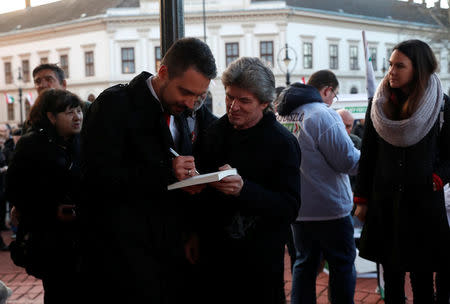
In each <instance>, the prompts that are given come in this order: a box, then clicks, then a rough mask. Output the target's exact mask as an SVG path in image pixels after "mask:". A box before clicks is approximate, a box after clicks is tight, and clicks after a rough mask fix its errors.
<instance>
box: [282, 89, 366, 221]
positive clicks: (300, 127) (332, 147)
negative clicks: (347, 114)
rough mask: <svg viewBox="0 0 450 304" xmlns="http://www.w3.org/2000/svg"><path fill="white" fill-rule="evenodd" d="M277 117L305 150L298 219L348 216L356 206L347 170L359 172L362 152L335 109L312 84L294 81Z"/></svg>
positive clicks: (301, 168) (309, 219)
mask: <svg viewBox="0 0 450 304" xmlns="http://www.w3.org/2000/svg"><path fill="white" fill-rule="evenodd" d="M278 112H279V115H280V116H279V118H278V120H279V121H280V122H281V123H282V124H283V125H285V126H286V127H288V128H289V129H290V130H291V132H293V133H294V134H295V135H296V137H297V140H298V143H299V145H300V149H301V151H302V163H301V165H300V174H301V175H300V176H301V191H302V194H301V195H302V196H301V197H302V207H301V208H300V211H299V214H298V217H297V220H298V221H327V220H334V219H339V218H343V217H346V216H348V215H349V214H350V212H351V210H352V206H353V197H352V189H351V187H350V181H349V177H348V174H356V172H357V169H358V160H359V156H360V152H359V151H358V150H357V149H356V148H355V147H354V144H353V142H352V141H351V139H350V137H349V136H348V134H347V132H346V131H345V127H344V123H343V122H342V119H341V117H340V116H339V114H337V113H336V111H335V110H333V109H330V108H329V107H328V106H327V105H326V104H325V103H324V102H323V101H322V98H321V96H320V93H319V91H318V90H317V89H316V88H315V87H313V86H310V85H304V84H300V83H295V84H293V85H292V86H291V87H289V89H288V91H287V92H286V94H285V95H284V98H283V100H282V101H281V102H280V104H279V105H278Z"/></svg>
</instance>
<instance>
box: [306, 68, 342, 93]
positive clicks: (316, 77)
mask: <svg viewBox="0 0 450 304" xmlns="http://www.w3.org/2000/svg"><path fill="white" fill-rule="evenodd" d="M308 84H309V85H310V86H313V87H315V88H316V89H317V90H318V91H320V90H322V88H324V87H332V88H333V90H336V89H337V87H338V86H339V81H338V80H337V77H336V75H335V74H334V73H333V72H331V71H330V70H320V71H317V72H315V73H314V74H312V75H311V77H309V79H308Z"/></svg>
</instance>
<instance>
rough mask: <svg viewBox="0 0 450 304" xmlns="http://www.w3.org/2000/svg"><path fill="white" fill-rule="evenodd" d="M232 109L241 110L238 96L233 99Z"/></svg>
mask: <svg viewBox="0 0 450 304" xmlns="http://www.w3.org/2000/svg"><path fill="white" fill-rule="evenodd" d="M230 110H231V111H237V110H239V105H238V103H237V102H236V98H235V99H233V102H231V105H230Z"/></svg>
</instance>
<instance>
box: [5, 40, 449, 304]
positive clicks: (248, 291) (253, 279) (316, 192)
mask: <svg viewBox="0 0 450 304" xmlns="http://www.w3.org/2000/svg"><path fill="white" fill-rule="evenodd" d="M389 61H390V68H389V71H388V73H387V74H386V76H385V77H384V80H383V81H382V82H381V83H380V85H379V86H378V89H377V91H376V94H375V96H374V97H373V99H370V100H369V106H368V110H367V113H366V117H365V120H364V121H362V122H361V124H359V126H361V128H359V129H363V130H359V131H364V132H361V133H359V134H360V135H361V136H362V137H358V136H356V135H354V134H352V132H351V130H352V129H353V126H354V122H353V117H352V116H351V113H349V112H348V111H345V110H341V111H338V112H336V111H335V110H333V109H331V108H330V105H331V104H332V103H333V101H335V100H336V96H337V94H338V92H339V81H338V79H337V77H336V75H335V74H334V73H333V72H331V71H329V70H320V71H317V72H315V73H313V74H312V75H311V76H310V78H309V80H308V82H307V83H306V84H303V83H294V84H292V85H290V86H288V87H286V88H276V87H275V77H274V74H273V72H272V71H271V69H270V68H269V67H268V66H266V64H265V63H263V62H262V61H261V60H260V59H258V58H252V57H241V58H239V59H237V60H235V61H234V62H232V63H231V64H230V65H229V66H228V67H227V68H226V70H225V71H224V72H223V74H222V75H221V80H222V84H223V86H224V89H225V100H224V102H225V105H226V114H225V115H223V116H222V117H220V118H218V117H215V116H214V115H213V114H212V113H211V112H210V111H209V110H208V108H207V107H206V106H205V104H204V102H205V100H206V99H207V98H211V97H210V94H209V86H210V82H211V80H212V79H215V78H216V77H217V68H216V64H215V59H214V56H213V55H212V52H211V50H210V48H209V47H208V45H206V44H205V43H204V42H202V41H200V40H199V39H196V38H183V39H180V40H178V41H176V42H175V43H174V44H173V45H172V46H171V47H170V48H169V50H168V51H167V52H166V54H165V55H164V57H163V59H162V61H161V66H160V68H159V70H158V71H156V73H155V74H150V73H148V72H145V71H144V72H142V73H141V74H139V75H138V76H136V77H135V78H134V79H133V80H131V81H130V83H128V84H121V85H116V86H113V87H111V88H108V89H106V90H105V91H104V92H102V93H101V94H100V95H99V96H98V97H97V98H96V99H95V101H94V98H93V99H92V100H91V101H87V102H84V101H82V100H81V99H80V98H79V97H78V96H76V95H74V94H72V93H71V92H69V91H68V90H67V89H66V81H65V79H64V72H62V70H61V69H60V68H59V67H57V66H56V65H52V64H45V65H41V66H38V67H37V68H36V69H35V70H34V71H33V78H34V81H35V85H36V88H37V90H38V92H39V97H38V98H37V100H36V102H35V104H34V105H33V107H32V109H31V111H30V114H29V117H28V118H27V121H26V124H25V125H24V126H23V127H22V128H21V129H16V130H14V131H13V132H12V134H13V136H12V137H14V136H15V135H14V134H19V135H20V134H22V133H23V136H22V137H21V139H20V140H18V141H17V139H18V138H17V139H16V138H15V139H14V140H13V142H14V147H13V148H12V150H11V149H10V151H9V152H8V153H6V152H5V153H4V156H5V160H4V162H3V160H2V159H1V157H0V174H2V175H6V178H5V180H4V181H5V184H4V189H5V199H4V200H5V201H8V202H9V204H11V206H13V208H12V212H11V218H13V219H14V220H15V222H16V223H17V225H18V226H17V236H16V240H15V241H13V243H11V244H10V246H9V250H10V251H11V257H12V259H13V261H14V263H15V264H17V265H19V266H22V267H24V268H25V269H26V271H27V272H28V273H29V274H31V275H33V276H35V277H37V278H40V279H42V281H43V286H44V302H45V304H50V303H135V302H136V303H165V304H166V303H180V302H189V303H190V302H193V303H224V304H225V303H273V304H281V303H286V297H285V294H284V274H283V271H284V250H285V246H286V245H288V247H289V248H290V250H289V253H290V255H291V260H292V274H293V284H292V295H291V303H295V304H297V303H307V304H309V303H315V302H316V290H315V286H316V278H317V275H318V273H319V272H320V271H321V269H322V267H323V266H321V265H323V261H327V263H328V267H329V274H330V276H329V300H330V302H331V303H339V304H345V303H354V293H355V284H356V271H355V265H354V261H355V258H356V252H357V251H356V244H355V239H354V236H353V234H354V228H353V227H354V223H353V218H352V216H353V214H355V215H356V216H357V217H358V218H359V220H361V221H362V222H363V223H364V227H363V231H362V236H361V240H360V244H359V250H360V255H361V256H362V257H364V258H366V259H369V260H371V261H374V262H376V263H379V264H381V265H382V266H383V268H384V270H385V271H384V279H385V282H386V283H385V303H387V304H389V303H395V304H398V303H405V294H404V281H405V273H406V272H410V273H411V275H410V277H411V283H412V287H413V292H414V303H415V304H418V303H445V304H448V301H449V289H450V288H449V286H450V278H449V275H450V265H449V259H448V256H449V252H450V251H449V246H450V229H449V223H448V222H447V215H446V210H445V204H444V192H443V186H444V185H445V184H447V183H448V182H449V181H450V108H449V105H450V104H449V100H448V97H447V96H446V95H445V94H443V92H442V88H441V84H440V81H439V79H438V77H437V76H436V74H435V71H436V66H437V64H436V59H435V57H434V55H433V53H432V51H431V49H430V48H429V46H428V45H427V44H425V43H424V42H422V41H419V40H408V41H404V42H402V43H400V44H398V45H397V46H396V47H394V49H393V52H392V55H391V58H390V60H389ZM61 72H62V74H61ZM274 105H276V106H275V107H274ZM355 130H356V128H355ZM16 131H17V132H16ZM18 131H20V133H19V132H18ZM359 131H358V132H359ZM0 132H1V128H0ZM0 135H2V134H0ZM6 139H8V138H6ZM6 139H5V140H6ZM11 139H12V138H11ZM15 143H17V146H16V145H15ZM4 146H5V147H6V143H5V144H4ZM231 168H235V169H236V170H237V174H235V175H232V176H227V177H225V178H223V179H221V180H219V181H215V182H211V183H207V184H198V185H194V186H188V187H184V188H181V189H177V190H171V191H169V190H168V189H167V186H168V185H169V184H171V183H173V182H176V181H180V180H184V179H187V178H191V177H194V176H196V175H198V174H200V173H209V172H215V171H222V170H228V169H231ZM199 172H200V173H199ZM350 176H354V178H353V179H352V180H350ZM2 177H3V176H2ZM24 180H28V181H30V182H28V183H27V185H29V188H28V189H27V191H24V190H23V183H24ZM2 189H3V187H2ZM0 194H1V193H0ZM0 198H1V196H0ZM355 205H356V210H355ZM2 206H3V205H2ZM0 207H1V206H0ZM0 215H1V216H2V218H3V219H4V218H5V216H4V215H5V214H4V213H3V214H0ZM0 224H2V223H0ZM433 274H436V282H435V285H436V287H434V282H433V280H434V277H433Z"/></svg>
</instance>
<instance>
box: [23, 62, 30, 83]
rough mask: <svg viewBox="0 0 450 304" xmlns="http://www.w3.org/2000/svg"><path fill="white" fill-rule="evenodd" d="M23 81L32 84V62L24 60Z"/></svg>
mask: <svg viewBox="0 0 450 304" xmlns="http://www.w3.org/2000/svg"><path fill="white" fill-rule="evenodd" d="M22 79H23V81H24V82H30V61H28V60H22Z"/></svg>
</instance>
